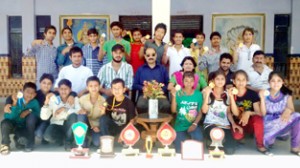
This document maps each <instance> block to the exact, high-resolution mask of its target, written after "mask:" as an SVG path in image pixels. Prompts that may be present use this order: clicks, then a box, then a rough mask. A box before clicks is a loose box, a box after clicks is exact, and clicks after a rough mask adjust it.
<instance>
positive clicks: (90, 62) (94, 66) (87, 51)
mask: <svg viewBox="0 0 300 168" xmlns="http://www.w3.org/2000/svg"><path fill="white" fill-rule="evenodd" d="M99 50H100V47H99V46H97V47H95V48H93V47H92V45H91V44H86V45H85V46H83V47H82V52H83V58H84V59H85V61H86V66H87V67H89V68H90V69H91V70H92V71H93V74H94V75H97V74H98V72H99V70H100V68H101V67H102V66H103V65H104V64H103V62H105V61H106V57H104V58H103V60H102V61H99V60H98V53H99Z"/></svg>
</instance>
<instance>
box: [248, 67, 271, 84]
mask: <svg viewBox="0 0 300 168" xmlns="http://www.w3.org/2000/svg"><path fill="white" fill-rule="evenodd" d="M246 72H247V74H248V76H249V85H250V86H251V87H253V88H255V89H268V88H270V85H269V83H268V78H269V74H270V73H271V72H272V69H270V68H269V67H268V66H267V65H264V70H263V72H262V73H261V74H260V73H258V72H257V71H255V70H254V68H253V65H252V66H251V67H250V68H249V69H248V70H247V71H246Z"/></svg>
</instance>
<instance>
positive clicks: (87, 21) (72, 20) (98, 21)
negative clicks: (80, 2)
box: [59, 15, 110, 44]
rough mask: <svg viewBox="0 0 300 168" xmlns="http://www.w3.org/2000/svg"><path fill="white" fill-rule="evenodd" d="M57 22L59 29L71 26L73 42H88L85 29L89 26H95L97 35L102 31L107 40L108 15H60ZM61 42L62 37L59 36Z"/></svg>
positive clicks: (108, 29) (108, 30) (108, 31)
mask: <svg viewBox="0 0 300 168" xmlns="http://www.w3.org/2000/svg"><path fill="white" fill-rule="evenodd" d="M59 22H60V24H59V28H60V31H61V30H62V29H63V28H65V27H69V28H71V30H72V32H73V39H74V41H75V42H81V43H83V44H87V43H88V42H89V41H88V38H87V31H88V30H89V29H90V28H96V29H97V30H98V33H99V37H100V36H101V34H102V33H104V34H105V40H109V35H110V27H109V26H110V20H109V15H60V16H59ZM60 31H59V32H60ZM62 43H63V39H62V37H61V36H60V44H62Z"/></svg>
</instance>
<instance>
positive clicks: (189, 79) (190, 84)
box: [183, 77, 195, 89]
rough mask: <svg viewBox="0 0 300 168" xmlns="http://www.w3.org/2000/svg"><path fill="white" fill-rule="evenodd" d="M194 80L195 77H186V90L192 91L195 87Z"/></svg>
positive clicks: (184, 82)
mask: <svg viewBox="0 0 300 168" xmlns="http://www.w3.org/2000/svg"><path fill="white" fill-rule="evenodd" d="M194 81H195V80H194V78H193V77H185V78H184V79H183V86H184V88H188V89H192V88H193V86H194Z"/></svg>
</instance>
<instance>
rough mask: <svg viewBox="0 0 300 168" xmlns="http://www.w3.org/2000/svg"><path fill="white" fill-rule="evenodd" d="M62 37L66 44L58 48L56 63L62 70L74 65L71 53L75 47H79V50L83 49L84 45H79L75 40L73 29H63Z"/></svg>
mask: <svg viewBox="0 0 300 168" xmlns="http://www.w3.org/2000/svg"><path fill="white" fill-rule="evenodd" d="M61 36H62V38H63V39H64V41H65V43H64V44H62V45H60V46H59V47H58V48H57V55H56V59H55V63H56V64H57V66H58V67H60V68H62V67H64V66H67V65H70V64H72V61H71V60H70V58H69V56H70V53H69V52H70V49H71V48H72V47H73V46H77V47H79V48H82V47H83V44H82V43H77V42H75V41H74V40H73V32H72V29H71V28H69V27H65V28H63V29H62V31H61Z"/></svg>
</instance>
